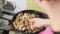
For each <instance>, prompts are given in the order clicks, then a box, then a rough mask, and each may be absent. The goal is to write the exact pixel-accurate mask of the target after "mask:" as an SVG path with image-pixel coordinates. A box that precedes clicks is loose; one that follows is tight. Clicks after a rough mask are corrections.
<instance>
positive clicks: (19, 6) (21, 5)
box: [0, 0, 27, 34]
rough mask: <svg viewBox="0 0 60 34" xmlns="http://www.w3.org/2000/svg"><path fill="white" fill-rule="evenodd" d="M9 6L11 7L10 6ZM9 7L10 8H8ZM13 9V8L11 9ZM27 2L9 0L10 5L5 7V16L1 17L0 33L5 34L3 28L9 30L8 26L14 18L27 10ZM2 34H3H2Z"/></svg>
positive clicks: (23, 0)
mask: <svg viewBox="0 0 60 34" xmlns="http://www.w3.org/2000/svg"><path fill="white" fill-rule="evenodd" d="M11 2H13V3H15V4H16V7H15V8H14V6H13V5H14V4H13V5H12V4H11ZM8 5H9V6H8ZM7 6H8V7H7ZM10 7H11V8H10ZM26 9H27V8H26V0H19V1H17V0H8V4H6V5H5V6H4V7H3V14H2V17H0V32H3V30H2V28H5V29H7V30H8V29H9V28H8V24H9V21H11V20H12V18H13V16H14V15H15V14H16V13H18V12H19V11H21V10H26ZM0 34H1V33H0Z"/></svg>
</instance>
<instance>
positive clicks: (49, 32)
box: [39, 27, 54, 34]
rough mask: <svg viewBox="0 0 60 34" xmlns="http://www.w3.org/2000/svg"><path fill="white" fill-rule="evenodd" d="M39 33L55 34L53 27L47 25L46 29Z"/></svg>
mask: <svg viewBox="0 0 60 34" xmlns="http://www.w3.org/2000/svg"><path fill="white" fill-rule="evenodd" d="M39 34H54V32H53V30H52V29H51V27H47V28H46V30H44V31H41V32H40V33H39Z"/></svg>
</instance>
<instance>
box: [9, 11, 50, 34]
mask: <svg viewBox="0 0 60 34" xmlns="http://www.w3.org/2000/svg"><path fill="white" fill-rule="evenodd" d="M21 12H22V13H30V14H35V15H39V16H38V17H37V16H36V17H37V18H42V19H49V17H48V15H47V14H46V13H42V12H38V11H36V10H23V11H20V12H18V13H17V14H16V15H15V16H14V17H13V18H12V20H11V21H10V23H9V24H10V25H12V26H13V22H14V21H15V19H16V16H17V15H18V14H19V13H21ZM13 27H14V26H13ZM45 29H46V28H45V27H43V29H42V30H45ZM13 30H16V29H15V28H14V29H13ZM42 30H40V31H42ZM17 31H19V30H17ZM40 31H38V32H36V33H29V32H28V33H25V32H24V31H20V32H22V33H24V34H37V33H39V32H40Z"/></svg>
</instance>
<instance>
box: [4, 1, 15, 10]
mask: <svg viewBox="0 0 60 34" xmlns="http://www.w3.org/2000/svg"><path fill="white" fill-rule="evenodd" d="M15 8H16V4H15V3H14V2H9V1H7V3H6V4H5V5H4V6H3V11H14V10H15Z"/></svg>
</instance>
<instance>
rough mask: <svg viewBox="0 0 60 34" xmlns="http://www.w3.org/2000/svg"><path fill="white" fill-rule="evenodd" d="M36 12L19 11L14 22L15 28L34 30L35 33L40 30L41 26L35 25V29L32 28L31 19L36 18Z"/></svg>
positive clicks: (26, 30) (27, 30)
mask: <svg viewBox="0 0 60 34" xmlns="http://www.w3.org/2000/svg"><path fill="white" fill-rule="evenodd" d="M35 17H36V15H35V14H30V13H22V12H21V13H19V14H18V15H17V16H16V19H15V21H14V22H13V25H14V28H15V29H16V30H20V31H25V32H26V33H27V32H32V33H35V32H37V31H39V30H40V28H37V27H35V28H34V29H31V27H30V21H29V20H30V19H32V18H35Z"/></svg>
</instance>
